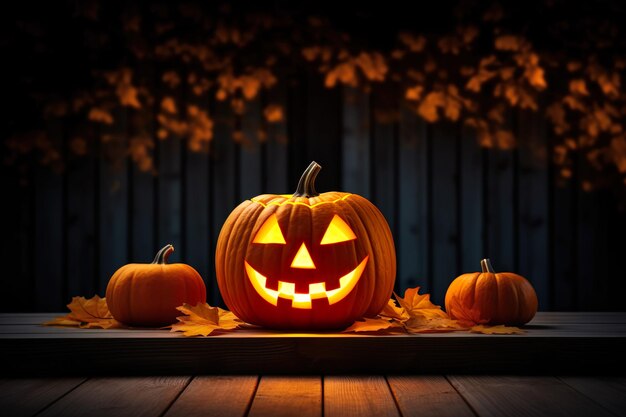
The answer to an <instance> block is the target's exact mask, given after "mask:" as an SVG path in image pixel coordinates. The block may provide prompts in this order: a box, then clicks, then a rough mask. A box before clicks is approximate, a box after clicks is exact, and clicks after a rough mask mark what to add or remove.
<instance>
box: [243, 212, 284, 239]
mask: <svg viewBox="0 0 626 417" xmlns="http://www.w3.org/2000/svg"><path fill="white" fill-rule="evenodd" d="M252 243H265V244H268V243H277V244H280V245H284V244H285V243H287V242H285V237H284V236H283V232H281V230H280V226H279V225H278V219H277V218H276V214H272V215H271V216H270V217H269V218H268V219H267V220H266V221H265V223H263V226H261V229H260V230H259V232H258V233H257V234H256V236H255V237H254V240H253V241H252Z"/></svg>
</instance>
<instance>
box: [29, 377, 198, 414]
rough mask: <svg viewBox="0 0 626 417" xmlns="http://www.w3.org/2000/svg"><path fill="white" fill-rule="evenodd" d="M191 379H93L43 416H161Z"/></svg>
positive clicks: (52, 406)
mask: <svg viewBox="0 0 626 417" xmlns="http://www.w3.org/2000/svg"><path fill="white" fill-rule="evenodd" d="M190 379H191V378H190V377H144V378H133V377H127V378H92V379H90V380H88V381H87V382H85V383H84V384H82V385H80V386H79V387H78V388H76V389H75V390H73V391H71V392H70V393H68V394H67V395H66V396H64V397H63V398H61V399H60V400H59V401H57V402H55V403H54V404H52V405H51V406H50V407H49V408H47V409H46V410H44V411H43V413H41V414H40V415H41V416H63V417H71V416H84V415H85V414H88V415H89V416H92V417H97V416H111V415H115V416H131V417H137V416H160V415H162V414H163V413H164V412H165V411H166V410H167V408H168V407H169V406H170V404H171V403H172V402H173V401H174V400H175V399H176V398H177V397H178V395H179V394H180V392H181V391H182V390H183V389H184V388H185V387H186V386H187V384H188V383H189V381H190Z"/></svg>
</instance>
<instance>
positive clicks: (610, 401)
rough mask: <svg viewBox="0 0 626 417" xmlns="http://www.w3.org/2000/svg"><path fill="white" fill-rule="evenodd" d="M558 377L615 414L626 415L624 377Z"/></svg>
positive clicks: (625, 385) (625, 382)
mask: <svg viewBox="0 0 626 417" xmlns="http://www.w3.org/2000/svg"><path fill="white" fill-rule="evenodd" d="M560 379H561V380H562V381H563V382H565V383H566V384H567V385H569V386H570V387H572V388H574V389H575V390H576V391H578V392H580V393H581V394H583V395H585V396H586V397H589V398H591V399H592V400H594V401H595V402H597V403H598V404H601V405H602V406H603V407H604V408H606V409H608V410H610V411H611V412H612V413H614V414H615V415H617V416H626V378H618V377H602V378H599V377H596V378H584V377H574V376H568V377H561V378H560Z"/></svg>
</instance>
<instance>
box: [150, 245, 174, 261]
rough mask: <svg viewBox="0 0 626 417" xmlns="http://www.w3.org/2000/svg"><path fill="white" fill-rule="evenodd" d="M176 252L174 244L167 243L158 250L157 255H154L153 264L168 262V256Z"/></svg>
mask: <svg viewBox="0 0 626 417" xmlns="http://www.w3.org/2000/svg"><path fill="white" fill-rule="evenodd" d="M172 252H174V246H172V245H171V244H169V243H168V244H167V245H165V246H163V248H162V249H161V250H160V251H158V252H157V254H156V256H155V257H154V261H152V263H153V264H158V265H165V264H166V263H167V258H169V257H170V254H171V253H172Z"/></svg>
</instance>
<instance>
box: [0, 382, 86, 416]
mask: <svg viewBox="0 0 626 417" xmlns="http://www.w3.org/2000/svg"><path fill="white" fill-rule="evenodd" d="M84 380H85V378H38V379H30V378H20V379H0V413H1V414H2V415H3V416H7V417H8V416H10V417H21V416H32V415H35V414H36V413H37V412H39V411H41V410H43V409H44V408H45V407H47V406H48V405H49V404H51V403H52V402H54V401H56V400H57V399H58V398H60V397H61V396H62V395H65V394H66V393H68V392H69V391H71V390H72V389H74V388H76V387H77V386H78V385H79V384H81V383H82V382H83V381H84Z"/></svg>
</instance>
